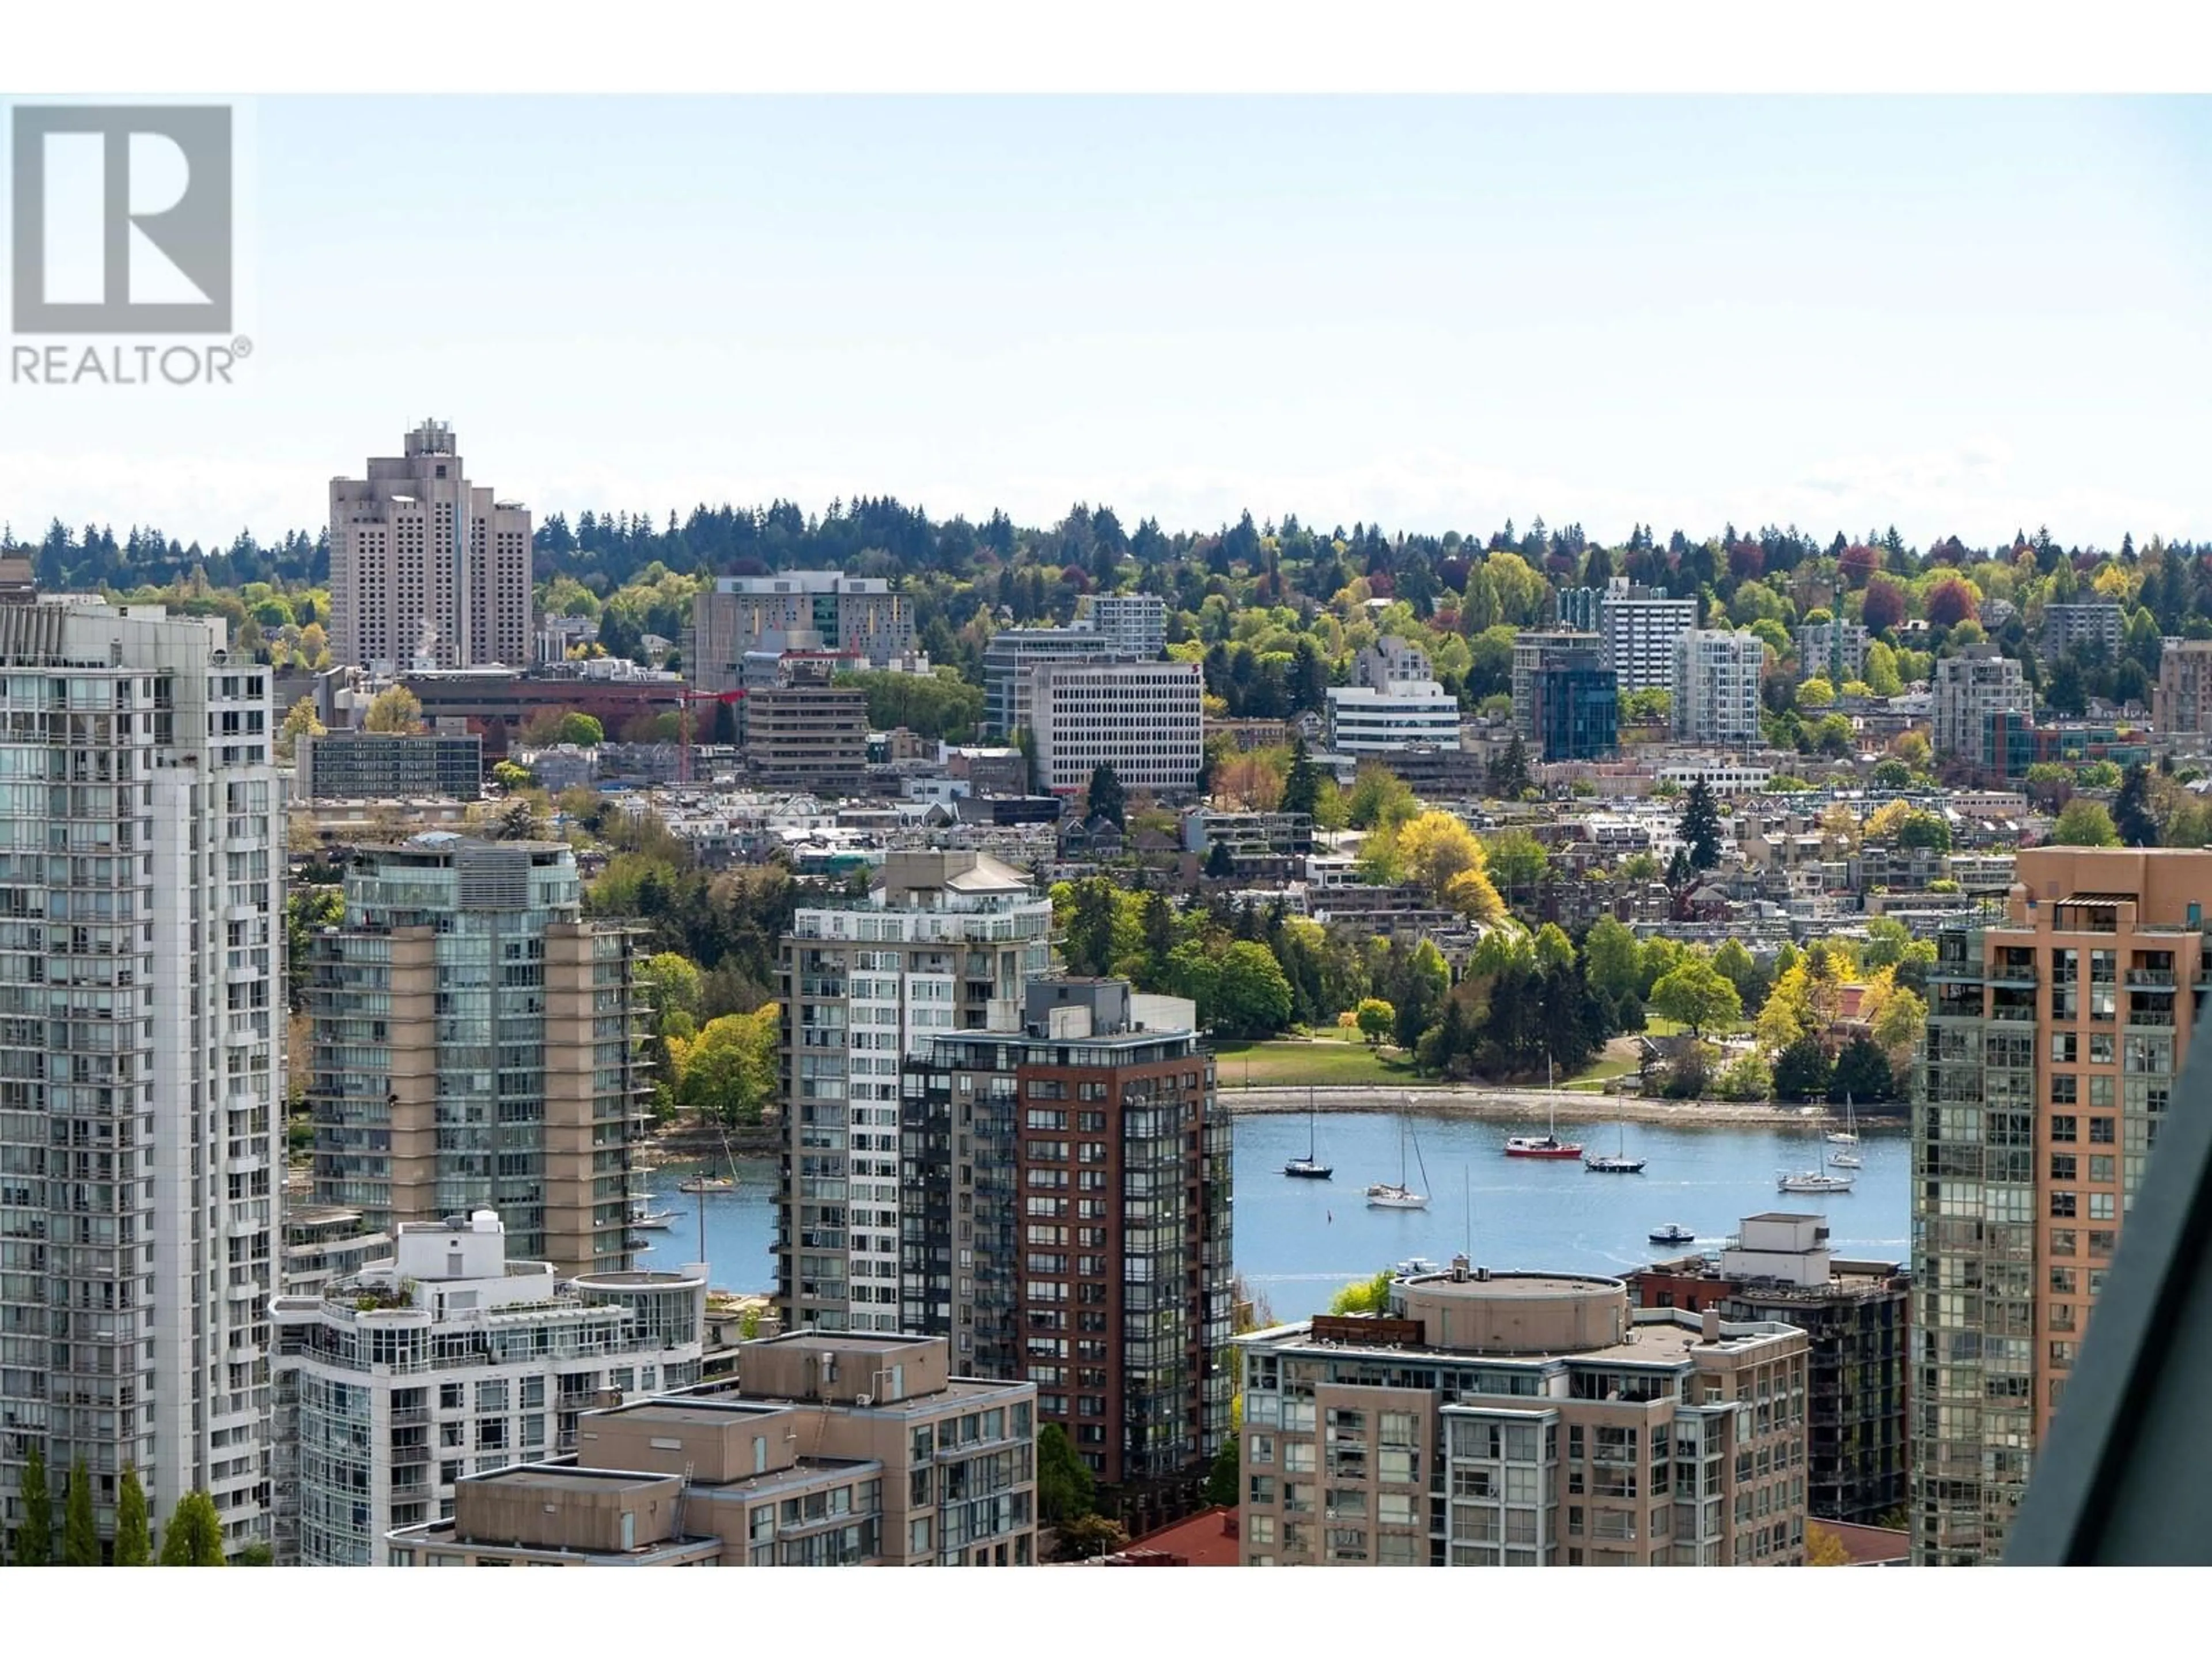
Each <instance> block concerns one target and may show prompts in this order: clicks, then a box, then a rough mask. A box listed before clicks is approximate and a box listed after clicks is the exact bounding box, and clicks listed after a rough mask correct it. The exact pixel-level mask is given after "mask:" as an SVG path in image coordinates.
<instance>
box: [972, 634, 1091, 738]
mask: <svg viewBox="0 0 2212 1659" xmlns="http://www.w3.org/2000/svg"><path fill="white" fill-rule="evenodd" d="M1071 659H1073V660H1079V661H1085V662H1118V661H1122V660H1126V653H1123V652H1121V651H1118V650H1116V649H1115V645H1114V641H1111V640H1109V639H1108V638H1107V637H1106V636H1105V635H1103V634H1101V633H1100V632H1098V630H1097V629H1094V628H1002V629H1000V630H999V631H998V632H997V633H995V634H994V635H991V642H990V643H989V644H988V645H987V646H985V647H983V724H984V725H985V726H987V727H988V728H989V729H990V730H991V731H993V732H997V733H998V734H999V735H1000V737H1002V738H1006V739H1008V740H1009V741H1011V740H1012V738H1014V737H1015V735H1016V734H1017V733H1018V732H1021V731H1022V730H1023V729H1024V727H1026V726H1029V725H1030V670H1031V669H1032V668H1034V667H1036V665H1038V664H1039V663H1043V662H1062V661H1067V660H1071Z"/></svg>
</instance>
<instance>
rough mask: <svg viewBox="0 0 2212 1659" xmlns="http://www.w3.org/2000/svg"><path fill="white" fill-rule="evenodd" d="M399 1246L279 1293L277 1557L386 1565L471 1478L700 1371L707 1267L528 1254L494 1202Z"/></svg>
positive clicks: (538, 1453)
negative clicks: (591, 1411)
mask: <svg viewBox="0 0 2212 1659" xmlns="http://www.w3.org/2000/svg"><path fill="white" fill-rule="evenodd" d="M394 1243H395V1244H396V1247H397V1248H396V1249H395V1252H394V1254H393V1255H392V1256H390V1257H389V1258H387V1259H386V1260H385V1261H380V1262H379V1263H376V1264H374V1265H373V1266H371V1267H368V1268H366V1269H364V1270H363V1271H362V1272H361V1273H359V1274H357V1275H356V1276H354V1277H352V1278H350V1279H341V1280H338V1281H337V1282H335V1283H333V1284H331V1285H329V1286H328V1287H327V1288H325V1290H324V1291H322V1292H321V1293H320V1294H319V1295H306V1296H302V1295H288V1296H280V1297H276V1300H275V1302H274V1304H272V1312H273V1315H274V1317H275V1321H276V1335H277V1352H276V1413H277V1430H278V1432H277V1436H276V1445H277V1456H276V1559H277V1561H278V1563H279V1564H280V1565H304V1566H325V1567H343V1566H381V1565H386V1559H387V1558H386V1548H385V1543H384V1539H385V1534H386V1533H388V1532H390V1531H391V1530H392V1528H395V1527H406V1526H413V1525H416V1524H418V1523H422V1522H428V1521H433V1520H435V1519H437V1518H438V1517H440V1516H447V1515H450V1514H451V1513H452V1512H453V1503H454V1494H455V1492H456V1491H457V1489H458V1487H459V1484H460V1482H461V1481H462V1480H464V1478H465V1476H467V1475H469V1474H483V1473H484V1472H486V1471H489V1470H492V1469H499V1468H506V1467H507V1465H509V1464H511V1463H520V1462H535V1461H537V1460H538V1459H541V1458H544V1457H547V1456H550V1455H554V1454H556V1453H557V1452H563V1451H571V1450H574V1448H575V1446H576V1444H577V1439H576V1433H577V1419H578V1417H579V1415H580V1413H583V1412H584V1411H585V1410H586V1409H587V1408H590V1407H601V1406H605V1405H607V1404H609V1403H610V1402H611V1401H619V1400H623V1399H627V1398H630V1397H632V1396H635V1395H641V1394H651V1393H653V1392H655V1391H657V1390H659V1389H671V1388H681V1387H684V1386H685V1385H687V1384H689V1383H695V1382H696V1381H697V1380H698V1376H699V1364H700V1357H701V1354H702V1351H703V1350H702V1342H703V1337H704V1325H705V1318H706V1305H707V1280H706V1269H705V1268H704V1267H691V1268H687V1269H684V1271H681V1272H678V1273H587V1274H584V1275H581V1276H580V1277H577V1278H574V1279H567V1280H565V1281H564V1280H563V1279H562V1278H561V1276H560V1275H558V1274H557V1273H555V1271H554V1268H553V1265H552V1263H550V1262H547V1261H513V1260H510V1259H509V1258H508V1256H507V1237H506V1233H505V1231H504V1230H503V1229H502V1228H501V1225H500V1220H499V1217H498V1216H497V1215H496V1214H495V1213H494V1212H491V1211H489V1210H479V1211H477V1212H476V1213H475V1214H474V1215H472V1216H468V1217H457V1218H454V1219H453V1220H450V1221H444V1222H428V1223H425V1222H410V1223H403V1224H402V1225H401V1226H400V1228H399V1230H398V1237H397V1239H396V1240H395V1241H394Z"/></svg>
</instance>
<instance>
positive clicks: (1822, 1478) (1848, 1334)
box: [1628, 1212, 1911, 1526]
mask: <svg viewBox="0 0 2212 1659" xmlns="http://www.w3.org/2000/svg"><path fill="white" fill-rule="evenodd" d="M1628 1284H1629V1293H1630V1295H1631V1296H1632V1297H1633V1298H1634V1299H1635V1300H1636V1302H1637V1304H1638V1306H1641V1307H1653V1308H1681V1309H1684V1310H1686V1311H1689V1312H1692V1313H1697V1312H1702V1311H1703V1310H1705V1309H1706V1308H1718V1309H1719V1310H1721V1316H1722V1317H1723V1319H1724V1320H1746V1319H1751V1320H1770V1321H1772V1322H1777V1323H1779V1324H1784V1325H1795V1326H1796V1327H1797V1328H1799V1329H1800V1330H1802V1331H1803V1332H1804V1333H1805V1334H1806V1336H1807V1338H1808V1340H1809V1341H1810V1343H1811V1346H1810V1348H1809V1350H1808V1359H1807V1376H1808V1382H1807V1402H1808V1403H1807V1431H1808V1444H1807V1449H1806V1486H1805V1504H1806V1510H1807V1512H1808V1514H1810V1515H1812V1516H1814V1517H1815V1518H1817V1519H1820V1520H1823V1521H1847V1522H1854V1523H1857V1524H1861V1525H1866V1526H1873V1525H1876V1524H1878V1523H1879V1522H1881V1518H1882V1517H1883V1516H1887V1515H1889V1514H1891V1513H1892V1512H1893V1511H1894V1510H1899V1509H1901V1508H1902V1507H1903V1506H1904V1504H1905V1498H1906V1495H1907V1485H1906V1470H1907V1465H1908V1461H1909V1460H1908V1457H1907V1437H1906V1425H1905V1380H1906V1357H1905V1338H1906V1327H1907V1320H1908V1316H1909V1314H1910V1312H1911V1309H1910V1305H1909V1304H1910V1296H1911V1277H1910V1275H1909V1274H1908V1273H1906V1271H1905V1267H1904V1266H1903V1264H1901V1263H1899V1262H1894V1261H1840V1260H1838V1259H1837V1258H1836V1257H1835V1256H1834V1255H1832V1252H1831V1251H1830V1249H1829V1248H1828V1226H1827V1223H1826V1218H1824V1217H1821V1216H1817V1215H1794V1214H1788V1213H1783V1212H1770V1213H1768V1214H1765V1215H1754V1216H1747V1217H1745V1218H1744V1219H1743V1222H1742V1224H1741V1227H1740V1229H1739V1231H1738V1232H1737V1236H1736V1237H1735V1238H1732V1239H1730V1240H1729V1242H1728V1243H1727V1245H1726V1247H1725V1248H1723V1249H1722V1251H1721V1253H1720V1257H1719V1259H1718V1260H1717V1261H1715V1260H1713V1259H1711V1258H1710V1257H1706V1256H1699V1255H1692V1256H1686V1257H1683V1258H1682V1259H1680V1261H1662V1262H1657V1263H1655V1264H1654V1265H1653V1266H1651V1267H1645V1268H1642V1269H1639V1270H1638V1271H1637V1272H1635V1273H1631V1274H1629V1275H1628Z"/></svg>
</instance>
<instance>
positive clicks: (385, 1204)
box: [307, 830, 646, 1273]
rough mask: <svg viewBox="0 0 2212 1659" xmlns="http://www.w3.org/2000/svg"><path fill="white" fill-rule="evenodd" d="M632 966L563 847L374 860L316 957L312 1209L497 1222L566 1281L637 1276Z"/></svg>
mask: <svg viewBox="0 0 2212 1659" xmlns="http://www.w3.org/2000/svg"><path fill="white" fill-rule="evenodd" d="M635 965H636V946H635V941H634V940H633V939H632V938H631V936H630V933H629V930H628V929H627V928H625V927H622V926H620V925H619V924H616V923H612V922H605V921H586V919H585V918H584V915H583V886H582V882H581V880H580V878H579V877H578V875H577V872H576V860H575V855H574V854H573V853H572V852H571V851H570V850H569V849H568V847H567V845H566V844H565V843H561V842H520V841H510V842H481V841H474V840H471V839H469V838H467V837H465V836H457V835H453V834H451V833H449V832H447V831H443V830H433V831H431V832H429V833H427V834H424V835H420V836H415V837H413V838H412V839H411V840H410V841H408V842H404V843H403V844H400V845H398V846H392V847H372V848H364V849H363V850H362V852H361V853H359V854H357V855H356V857H355V859H354V860H353V862H352V864H351V866H349V868H348V869H347V871H346V876H345V918H344V920H343V922H341V923H340V924H339V926H337V927H333V928H326V929H325V930H324V931H323V932H322V933H319V934H318V935H316V937H315V938H314V939H313V941H312V943H311V945H310V948H309V951H308V957H307V973H308V983H307V1012H308V1014H309V1016H310V1018H311V1019H312V1021H313V1050H312V1053H311V1055H310V1057H309V1071H308V1076H307V1109H308V1111H309V1113H310V1114H311V1115H313V1119H314V1126H315V1140H314V1188H313V1192H314V1199H315V1201H316V1202H317V1203H319V1204H330V1205H340V1206H346V1207H349V1208H354V1209H358V1210H360V1211H361V1212H362V1216H363V1218H364V1220H365V1222H366V1225H368V1227H369V1228H370V1229H371V1230H372V1231H389V1230H390V1229H391V1228H392V1227H394V1226H396V1225H398V1224H400V1223H402V1222H408V1221H430V1220H435V1219H437V1218H441V1217H444V1216H449V1215H455V1214H463V1213H466V1212H471V1211H473V1210H477V1209H493V1210H496V1211H498V1212H499V1213H500V1216H501V1220H502V1221H503V1222H504V1224H505V1225H506V1228H507V1233H508V1235H509V1236H510V1237H513V1240H514V1243H515V1247H516V1249H517V1250H518V1251H520V1253H522V1254H525V1255H528V1256H529V1257H531V1258H532V1260H537V1261H550V1262H552V1263H553V1264H554V1266H555V1267H556V1268H557V1269H558V1270H559V1271H561V1272H562V1273H590V1272H605V1271H608V1270H611V1269H619V1268H623V1267H629V1265H630V1245H629V1232H628V1221H629V1170H630V1158H631V1149H632V1147H633V1146H635V1144H636V1141H637V1139H639V1137H640V1136H641V1134H642V1133H643V1128H644V1118H643V1116H642V1109H643V1108H642V1101H643V1096H644V1092H645V1088H646V1077H645V1066H644V1060H643V1058H642V1033H641V1020H642V1018H643V1015H644V1007H643V1005H642V1003H641V1000H640V999H639V996H638V993H637V990H636V986H635Z"/></svg>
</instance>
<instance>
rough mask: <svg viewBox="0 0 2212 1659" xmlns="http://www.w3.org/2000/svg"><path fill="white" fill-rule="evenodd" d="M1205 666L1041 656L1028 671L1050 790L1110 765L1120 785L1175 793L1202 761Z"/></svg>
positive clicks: (1059, 790)
mask: <svg viewBox="0 0 2212 1659" xmlns="http://www.w3.org/2000/svg"><path fill="white" fill-rule="evenodd" d="M1205 697H1206V671H1205V670H1204V669H1203V668H1202V667H1201V666H1200V665H1199V664H1197V663H1194V662H1080V661H1076V662H1070V661H1060V662H1041V663H1038V664H1036V665H1034V666H1033V667H1032V668H1031V669H1030V711H1029V713H1030V731H1031V732H1033V733H1035V735H1036V755H1037V770H1038V772H1039V774H1040V775H1042V778H1043V780H1044V787H1046V788H1047V789H1048V790H1050V791H1051V792H1052V793H1054V794H1056V795H1072V794H1078V793H1081V792H1082V791H1083V790H1085V788H1087V787H1090V783H1091V773H1092V772H1094V771H1096V770H1097V769H1098V768H1099V767H1100V766H1102V765H1105V766H1111V767H1112V768H1113V769H1114V775H1115V776H1116V777H1118V778H1119V779H1120V780H1121V784H1122V787H1124V788H1127V789H1150V790H1154V791H1157V792H1160V793H1170V794H1176V793H1186V792H1188V791H1189V790H1190V789H1192V788H1194V787H1196V785H1197V782H1198V775H1199V772H1200V769H1202V768H1203V766H1204V765H1205V761H1206V753H1205V719H1206V714H1205V706H1204V705H1205Z"/></svg>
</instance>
